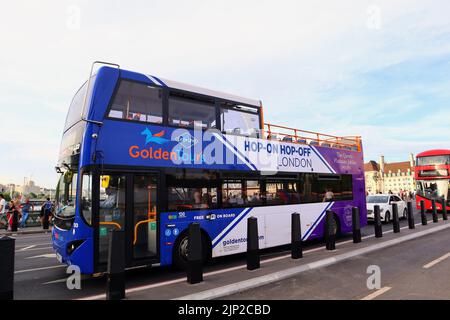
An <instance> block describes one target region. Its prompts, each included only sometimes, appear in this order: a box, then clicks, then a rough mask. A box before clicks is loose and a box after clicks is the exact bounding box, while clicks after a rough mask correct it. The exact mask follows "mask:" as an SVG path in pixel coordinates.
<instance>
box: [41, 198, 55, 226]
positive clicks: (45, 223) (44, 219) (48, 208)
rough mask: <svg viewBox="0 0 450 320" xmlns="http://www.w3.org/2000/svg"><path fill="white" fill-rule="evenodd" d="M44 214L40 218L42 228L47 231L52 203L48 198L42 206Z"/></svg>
mask: <svg viewBox="0 0 450 320" xmlns="http://www.w3.org/2000/svg"><path fill="white" fill-rule="evenodd" d="M42 207H43V209H44V212H43V217H42V228H43V229H44V230H48V225H49V220H50V216H51V214H52V207H53V203H52V202H51V201H50V198H47V201H45V203H44V204H43V205H42Z"/></svg>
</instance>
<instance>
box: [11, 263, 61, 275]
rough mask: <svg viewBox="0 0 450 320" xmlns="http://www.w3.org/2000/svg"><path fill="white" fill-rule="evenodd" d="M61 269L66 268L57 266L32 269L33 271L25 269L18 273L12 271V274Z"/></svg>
mask: <svg viewBox="0 0 450 320" xmlns="http://www.w3.org/2000/svg"><path fill="white" fill-rule="evenodd" d="M63 267H67V266H66V265H63V264H59V265H57V266H50V267H42V268H34V269H26V270H18V271H14V274H19V273H26V272H33V271H40V270H47V269H56V268H63Z"/></svg>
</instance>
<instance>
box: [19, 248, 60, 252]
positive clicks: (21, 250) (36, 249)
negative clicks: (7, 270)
mask: <svg viewBox="0 0 450 320" xmlns="http://www.w3.org/2000/svg"><path fill="white" fill-rule="evenodd" d="M48 249H53V247H42V248H32V249H27V250H26V251H25V250H23V249H20V250H17V251H16V253H27V252H30V251H39V250H48Z"/></svg>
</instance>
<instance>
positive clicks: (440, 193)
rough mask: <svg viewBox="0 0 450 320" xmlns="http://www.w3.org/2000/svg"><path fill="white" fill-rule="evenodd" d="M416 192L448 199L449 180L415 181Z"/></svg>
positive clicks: (449, 192)
mask: <svg viewBox="0 0 450 320" xmlns="http://www.w3.org/2000/svg"><path fill="white" fill-rule="evenodd" d="M417 193H418V194H419V195H422V196H425V197H427V198H431V199H437V198H442V197H444V198H445V199H447V200H448V199H449V194H450V183H449V180H432V181H417Z"/></svg>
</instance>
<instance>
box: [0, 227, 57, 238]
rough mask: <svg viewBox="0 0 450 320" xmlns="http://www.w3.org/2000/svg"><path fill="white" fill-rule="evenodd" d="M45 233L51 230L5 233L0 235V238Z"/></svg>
mask: <svg viewBox="0 0 450 320" xmlns="http://www.w3.org/2000/svg"><path fill="white" fill-rule="evenodd" d="M46 231H47V232H51V230H50V229H49V230H34V231H20V232H11V231H8V232H5V233H0V237H3V236H19V235H21V234H39V233H46Z"/></svg>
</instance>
